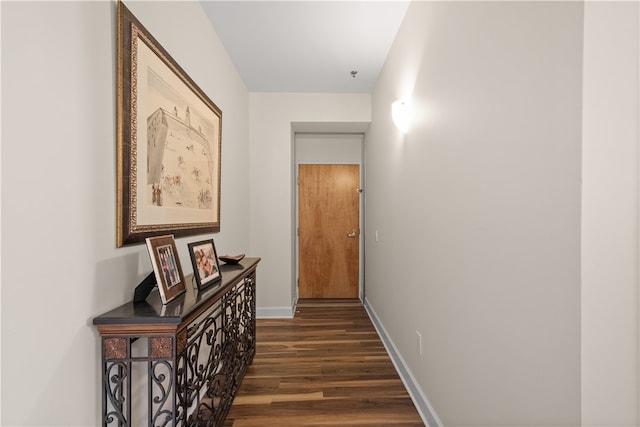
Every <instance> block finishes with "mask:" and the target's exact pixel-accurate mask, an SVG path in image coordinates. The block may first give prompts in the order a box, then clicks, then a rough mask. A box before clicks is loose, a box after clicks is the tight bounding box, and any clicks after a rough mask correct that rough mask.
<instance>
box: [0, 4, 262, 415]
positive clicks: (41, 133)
mask: <svg viewBox="0 0 640 427" xmlns="http://www.w3.org/2000/svg"><path fill="white" fill-rule="evenodd" d="M0 5H1V6H0V7H1V8H2V125H3V126H2V267H3V268H2V277H1V279H2V334H1V337H2V352H3V353H2V390H3V393H2V399H3V400H2V409H3V411H2V421H1V423H2V425H5V426H45V425H46V426H91V425H100V423H101V421H100V411H101V408H100V402H101V386H100V381H101V378H100V364H99V360H100V343H99V338H98V335H97V333H96V331H95V328H94V327H93V325H92V319H93V318H94V317H95V316H96V315H99V314H101V313H103V312H105V311H107V310H110V309H112V308H114V307H116V306H118V305H120V304H123V303H125V302H127V301H130V300H131V298H132V296H133V289H134V287H135V286H136V285H137V283H138V282H139V280H141V279H142V278H143V277H144V276H145V275H146V274H148V273H149V272H150V271H151V264H150V262H149V257H148V255H147V252H146V249H145V248H144V246H142V245H137V246H133V247H127V248H121V249H116V248H115V200H116V195H115V183H116V176H115V149H116V147H115V144H116V143H115V141H116V134H115V129H116V122H115V111H116V89H115V82H116V75H115V70H116V44H115V40H116V32H115V29H116V3H115V2H111V1H102V2H89V1H78V2H66V1H63V2H50V1H44V2H6V1H3V2H1V3H0ZM127 5H128V6H129V7H130V9H131V10H132V12H133V13H134V14H135V15H136V16H137V18H138V19H139V20H140V21H141V22H142V23H143V24H144V25H145V26H146V27H147V29H149V30H150V32H151V33H152V34H153V35H154V36H155V37H156V38H157V39H158V41H159V42H160V43H161V44H162V45H163V46H164V47H165V48H166V49H167V50H168V51H169V52H170V53H171V54H172V56H173V57H174V58H175V59H176V60H177V62H178V63H180V65H182V66H183V68H184V69H185V70H186V71H187V73H189V75H190V76H191V77H192V78H193V80H195V81H196V82H197V83H198V84H199V86H200V87H201V88H202V89H203V90H204V91H205V92H206V93H207V94H208V95H209V97H210V98H211V99H213V101H214V102H215V103H216V104H217V105H218V106H219V107H220V108H221V109H222V111H223V135H222V141H223V142H222V144H223V147H222V212H221V221H222V223H221V226H222V231H221V233H219V234H215V235H212V236H213V237H214V239H215V241H216V246H217V249H218V251H219V252H222V253H225V252H229V253H236V252H248V249H249V231H248V229H247V224H248V222H249V214H248V212H249V201H248V193H249V171H248V158H249V133H248V114H249V107H248V105H249V104H248V102H249V100H248V92H247V90H246V88H245V86H244V84H243V83H242V81H241V79H240V77H239V75H238V73H237V72H236V70H235V68H234V67H233V65H232V64H231V62H230V60H229V58H228V57H227V54H226V52H225V51H224V49H223V48H222V46H221V44H220V42H219V40H218V38H217V35H216V34H215V33H214V32H213V30H212V28H211V26H210V24H209V22H208V20H207V18H206V16H205V14H204V12H203V11H202V9H201V6H200V5H199V3H197V2H140V3H132V2H127ZM196 237H197V238H201V237H202V236H194V238H196ZM188 241H190V239H188V238H185V239H180V240H178V246H179V248H180V257H181V258H182V260H183V263H182V264H183V268H184V270H185V273H190V272H191V271H190V262H188V259H189V258H188V255H187V252H186V243H187V242H188Z"/></svg>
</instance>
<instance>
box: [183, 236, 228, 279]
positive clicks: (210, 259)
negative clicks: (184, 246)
mask: <svg viewBox="0 0 640 427" xmlns="http://www.w3.org/2000/svg"><path fill="white" fill-rule="evenodd" d="M188 247H189V255H190V256H191V264H192V265H193V277H194V278H195V279H196V284H197V285H198V289H199V290H202V289H204V288H206V287H208V286H211V285H212V284H214V283H216V282H218V281H219V280H221V279H222V276H221V273H220V263H219V261H218V255H217V253H216V246H215V244H214V243H213V239H209V240H202V241H200V242H193V243H189V244H188Z"/></svg>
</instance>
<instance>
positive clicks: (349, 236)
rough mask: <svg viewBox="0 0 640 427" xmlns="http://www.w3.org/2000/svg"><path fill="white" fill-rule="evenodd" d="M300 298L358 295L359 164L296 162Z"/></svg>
mask: <svg viewBox="0 0 640 427" xmlns="http://www.w3.org/2000/svg"><path fill="white" fill-rule="evenodd" d="M298 242H299V249H298V253H299V257H298V269H299V276H298V292H299V297H300V298H358V294H359V292H358V291H359V267H360V262H359V253H360V248H359V243H360V166H359V165H323V164H321V165H313V164H300V165H299V167H298Z"/></svg>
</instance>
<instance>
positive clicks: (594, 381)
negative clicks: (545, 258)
mask: <svg viewBox="0 0 640 427" xmlns="http://www.w3.org/2000/svg"><path fill="white" fill-rule="evenodd" d="M639 9H640V8H639V5H638V3H637V2H585V25H584V78H583V82H584V94H583V105H584V107H583V128H582V129H583V144H582V183H583V184H582V423H583V425H585V426H604V425H606V426H637V425H638V423H639V421H640V420H639V419H638V409H639V407H638V403H639V398H640V397H639V395H638V376H639V375H640V373H639V371H638V360H639V359H638V345H639V342H638V334H639V332H640V331H639V330H638V322H639V319H638V298H639V295H638V255H639V254H638V232H639V230H638V213H639V212H638V203H639V200H638V191H639V190H640V188H639V187H638V172H639V170H638V156H639V155H640V153H639V151H638V142H639V141H638V139H639V137H640V133H639V131H638V121H639V120H640V109H639V107H638V103H639V94H640V87H639V80H638V79H640V69H639V68H638V60H639V57H640V46H639V43H638V40H639V36H640V34H639V31H638V28H639V13H640V10H639Z"/></svg>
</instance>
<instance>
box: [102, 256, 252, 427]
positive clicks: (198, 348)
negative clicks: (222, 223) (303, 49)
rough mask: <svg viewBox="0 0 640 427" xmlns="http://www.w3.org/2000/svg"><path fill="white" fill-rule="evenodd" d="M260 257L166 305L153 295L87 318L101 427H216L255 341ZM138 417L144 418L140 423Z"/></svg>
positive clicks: (225, 271)
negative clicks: (98, 349)
mask: <svg viewBox="0 0 640 427" xmlns="http://www.w3.org/2000/svg"><path fill="white" fill-rule="evenodd" d="M259 261H260V258H245V259H243V260H242V261H241V262H240V263H239V264H238V265H225V264H223V265H221V267H220V272H221V275H222V281H221V282H218V283H217V284H215V285H212V286H211V287H209V288H207V289H204V290H203V291H198V290H197V289H196V288H195V286H191V276H187V277H185V282H186V283H187V292H186V293H185V294H183V295H182V296H180V297H178V298H176V299H175V300H173V301H171V302H170V303H168V304H166V305H162V303H161V301H160V296H159V294H158V292H157V291H154V292H152V293H151V295H149V297H148V298H147V299H146V300H145V301H142V302H138V303H135V304H134V303H133V302H131V303H128V304H124V305H122V306H120V307H118V308H116V309H114V310H111V311H109V312H107V313H105V314H102V315H100V316H98V317H96V318H95V319H93V324H94V325H95V326H96V327H97V329H98V331H99V333H100V338H101V340H102V390H103V391H102V424H103V426H119V427H120V426H132V425H144V424H147V425H148V426H150V427H151V426H222V424H223V422H224V419H225V417H226V416H227V413H228V412H229V409H230V407H231V403H232V402H233V398H234V396H235V394H236V392H237V390H238V387H239V386H240V382H241V381H242V378H243V377H244V374H245V372H246V370H247V368H248V367H249V365H250V364H251V362H252V361H253V357H254V355H255V342H256V334H255V331H256V300H255V295H256V267H257V265H258V262H259ZM140 420H144V421H140Z"/></svg>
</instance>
